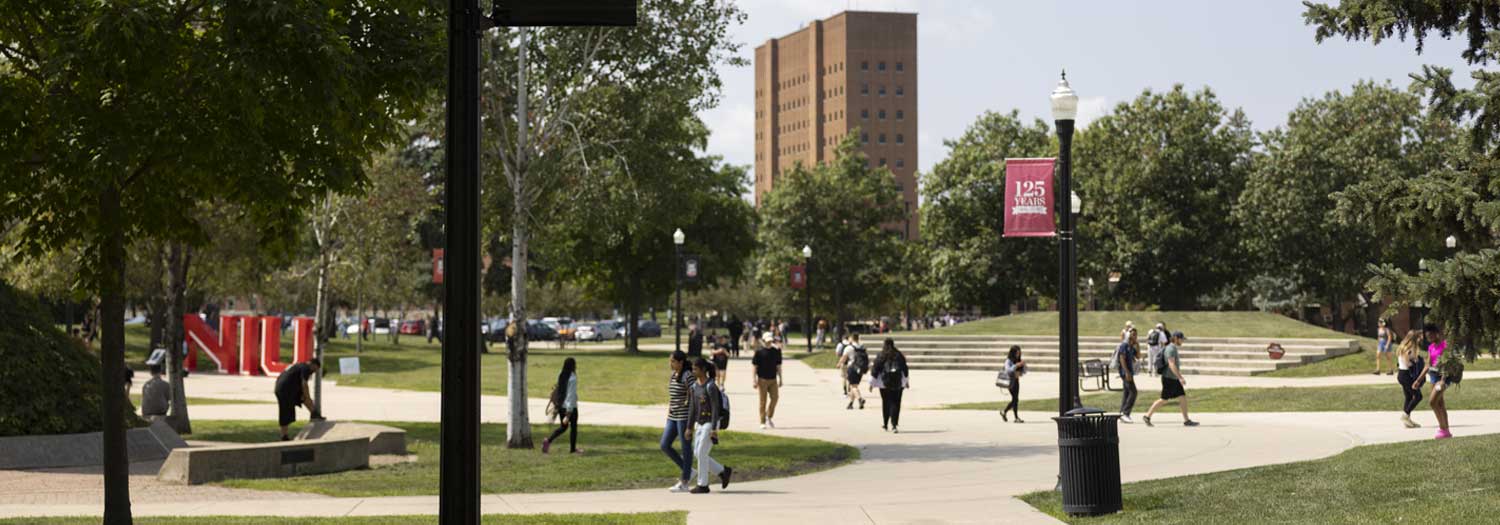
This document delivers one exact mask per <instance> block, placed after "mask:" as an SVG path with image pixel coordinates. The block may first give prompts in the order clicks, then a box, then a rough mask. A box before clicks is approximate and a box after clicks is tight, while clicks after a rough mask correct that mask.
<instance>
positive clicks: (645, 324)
mask: <svg viewBox="0 0 1500 525" xmlns="http://www.w3.org/2000/svg"><path fill="white" fill-rule="evenodd" d="M635 326H636V327H637V328H638V329H639V332H640V335H639V336H638V337H661V325H659V324H656V321H651V320H647V319H641V320H640V321H637V322H636V323H635ZM629 335H630V334H629V330H626V336H629Z"/></svg>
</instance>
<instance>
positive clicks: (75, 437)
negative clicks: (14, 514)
mask: <svg viewBox="0 0 1500 525" xmlns="http://www.w3.org/2000/svg"><path fill="white" fill-rule="evenodd" d="M186 446H187V442H185V441H183V440H182V437H180V436H178V435H177V433H176V432H173V431H172V428H171V427H168V426H167V424H166V422H164V421H155V422H152V423H151V426H148V427H146V428H135V429H130V430H127V431H125V450H126V454H127V455H128V457H129V458H130V461H132V462H135V461H152V460H158V459H162V458H165V457H167V455H168V454H170V453H171V452H172V451H173V450H176V449H179V448H182V447H186ZM103 464H104V433H103V432H88V433H83V434H54V435H46V436H9V437H0V469H29V468H53V467H90V466H99V465H103Z"/></svg>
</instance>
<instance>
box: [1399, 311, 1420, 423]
mask: <svg viewBox="0 0 1500 525" xmlns="http://www.w3.org/2000/svg"><path fill="white" fill-rule="evenodd" d="M1421 347H1422V334H1421V333H1420V332H1418V331H1416V330H1412V331H1409V332H1407V333H1406V338H1405V339H1403V340H1402V341H1401V346H1400V348H1397V349H1396V368H1397V369H1399V370H1400V373H1398V374H1396V383H1398V384H1400V385H1401V395H1402V396H1403V397H1404V398H1406V401H1405V402H1403V403H1402V404H1401V424H1403V425H1406V428H1417V427H1420V426H1422V425H1418V424H1417V422H1415V421H1412V420H1411V411H1412V410H1415V409H1416V408H1417V403H1421V402H1422V369H1423V366H1422V356H1421V355H1420V352H1419V351H1418V349H1420V348H1421Z"/></svg>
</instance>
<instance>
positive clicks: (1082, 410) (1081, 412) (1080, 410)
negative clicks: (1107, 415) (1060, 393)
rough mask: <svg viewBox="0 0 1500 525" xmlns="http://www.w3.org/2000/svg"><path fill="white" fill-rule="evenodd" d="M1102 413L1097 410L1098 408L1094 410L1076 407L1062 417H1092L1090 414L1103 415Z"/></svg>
mask: <svg viewBox="0 0 1500 525" xmlns="http://www.w3.org/2000/svg"><path fill="white" fill-rule="evenodd" d="M1103 413H1104V410H1102V409H1098V408H1094V407H1078V408H1075V409H1072V410H1069V411H1067V412H1066V413H1064V414H1063V415H1065V416H1087V415H1092V414H1103Z"/></svg>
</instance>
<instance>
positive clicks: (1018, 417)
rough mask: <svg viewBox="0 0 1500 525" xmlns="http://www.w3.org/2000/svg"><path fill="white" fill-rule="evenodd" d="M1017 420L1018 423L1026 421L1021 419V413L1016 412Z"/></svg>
mask: <svg viewBox="0 0 1500 525" xmlns="http://www.w3.org/2000/svg"><path fill="white" fill-rule="evenodd" d="M1016 422H1017V423H1025V421H1021V415H1020V414H1016Z"/></svg>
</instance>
